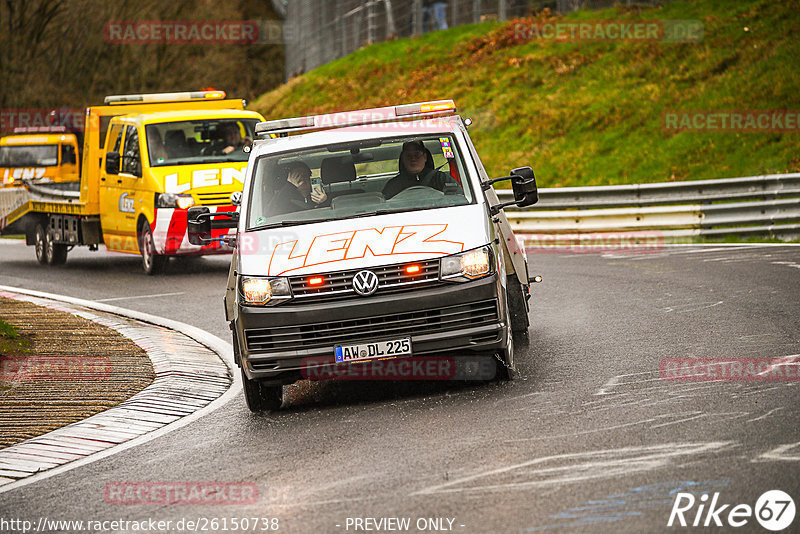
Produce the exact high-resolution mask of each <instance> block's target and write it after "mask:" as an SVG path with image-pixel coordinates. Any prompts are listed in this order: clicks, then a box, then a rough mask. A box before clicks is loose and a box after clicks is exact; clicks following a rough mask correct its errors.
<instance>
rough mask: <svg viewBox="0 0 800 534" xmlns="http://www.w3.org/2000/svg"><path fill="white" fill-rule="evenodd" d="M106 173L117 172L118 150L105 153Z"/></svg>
mask: <svg viewBox="0 0 800 534" xmlns="http://www.w3.org/2000/svg"><path fill="white" fill-rule="evenodd" d="M106 174H119V152H108V153H106Z"/></svg>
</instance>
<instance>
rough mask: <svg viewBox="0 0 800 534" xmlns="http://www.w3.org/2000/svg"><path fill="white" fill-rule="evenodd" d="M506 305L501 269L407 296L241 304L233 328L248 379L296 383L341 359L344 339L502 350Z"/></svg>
mask: <svg viewBox="0 0 800 534" xmlns="http://www.w3.org/2000/svg"><path fill="white" fill-rule="evenodd" d="M505 307H506V302H505V293H504V290H503V286H502V285H501V284H500V278H499V277H498V276H497V275H496V274H495V275H492V276H488V277H486V278H483V279H480V280H476V281H473V282H467V283H453V284H445V285H441V286H437V287H434V288H428V289H420V290H418V291H411V292H408V293H402V294H393V295H385V296H381V295H380V293H377V294H375V295H373V296H371V297H365V298H352V299H348V300H343V301H336V302H325V303H319V304H312V303H304V304H302V305H293V304H292V303H287V304H282V305H278V306H274V307H253V306H239V314H238V317H237V319H236V320H235V321H234V329H235V339H236V340H237V343H238V345H239V347H238V349H239V351H238V352H239V355H240V357H241V365H242V366H243V367H244V369H245V373H246V374H247V376H248V378H250V379H259V380H270V379H280V381H283V382H291V381H294V380H297V379H298V378H301V377H302V374H301V371H304V370H307V369H308V367H309V366H316V365H325V364H334V363H335V357H334V346H335V345H338V344H348V343H367V342H372V341H378V340H382V339H399V338H403V337H410V338H411V347H412V352H413V355H414V356H432V355H441V356H453V357H458V356H474V355H476V354H486V353H494V352H497V351H499V350H502V349H504V348H505V343H506V339H507V337H508V336H506V335H504V334H505V331H506V329H507V328H508V325H507V324H506V321H505V317H506V309H505ZM354 365H357V364H354Z"/></svg>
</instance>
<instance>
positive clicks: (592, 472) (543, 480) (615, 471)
mask: <svg viewBox="0 0 800 534" xmlns="http://www.w3.org/2000/svg"><path fill="white" fill-rule="evenodd" d="M735 445H736V444H735V442H732V441H716V442H707V443H666V444H663V445H650V446H644V447H624V448H620V449H608V450H599V451H587V452H581V453H570V454H558V455H555V456H547V457H544V458H536V459H534V460H529V461H527V462H522V463H518V464H512V465H509V466H505V467H500V468H497V469H489V470H486V471H479V472H477V473H475V474H473V475H470V476H466V477H462V478H459V479H456V480H453V481H450V482H447V483H445V484H438V485H436V486H430V487H427V488H423V489H421V490H418V491H415V492H413V493H411V496H416V495H432V494H437V493H466V492H475V491H478V492H480V491H495V490H502V491H507V490H508V489H512V488H516V489H532V488H543V487H548V486H555V485H561V484H566V483H574V482H583V481H586V480H590V479H597V478H609V477H613V476H620V475H629V474H631V473H635V472H641V471H653V470H655V469H660V468H663V467H667V466H668V465H669V463H670V461H671V460H672V459H673V458H676V457H689V458H692V459H694V460H697V459H698V457H699V456H700V455H702V454H704V453H716V452H720V451H721V450H723V449H725V448H729V447H732V446H735ZM503 476H506V478H509V479H511V480H508V481H506V482H504V481H502V480H499V481H498V482H496V483H491V482H489V481H487V482H489V483H487V484H483V485H479V486H467V485H466V484H468V483H470V482H474V481H477V480H480V479H489V478H490V477H497V478H502V477H503ZM520 478H523V480H519V479H520ZM525 479H527V480H525Z"/></svg>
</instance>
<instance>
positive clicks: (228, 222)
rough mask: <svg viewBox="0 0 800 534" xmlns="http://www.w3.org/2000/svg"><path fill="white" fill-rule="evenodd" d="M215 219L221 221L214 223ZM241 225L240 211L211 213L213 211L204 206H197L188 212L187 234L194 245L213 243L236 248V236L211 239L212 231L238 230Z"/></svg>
mask: <svg viewBox="0 0 800 534" xmlns="http://www.w3.org/2000/svg"><path fill="white" fill-rule="evenodd" d="M214 218H220V219H221V220H218V221H212V219H214ZM238 224H239V212H238V211H217V212H215V213H211V210H209V209H208V208H206V207H204V206H195V207H193V208H189V209H188V211H187V212H186V234H187V237H188V238H189V243H191V244H192V245H201V246H202V245H208V244H209V243H211V242H213V241H219V242H223V243H227V244H228V245H230V246H235V236H230V235H225V236H222V237H211V230H221V229H228V228H236V225H238Z"/></svg>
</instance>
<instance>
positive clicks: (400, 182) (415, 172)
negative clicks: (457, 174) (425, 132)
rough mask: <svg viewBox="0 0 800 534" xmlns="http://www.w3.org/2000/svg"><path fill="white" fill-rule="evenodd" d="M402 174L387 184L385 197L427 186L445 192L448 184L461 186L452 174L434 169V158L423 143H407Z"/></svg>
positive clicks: (401, 157) (401, 160)
mask: <svg viewBox="0 0 800 534" xmlns="http://www.w3.org/2000/svg"><path fill="white" fill-rule="evenodd" d="M398 166H399V169H400V174H398V175H397V176H395V177H394V178H392V179H391V180H389V181H388V182H387V184H386V185H385V186H384V188H383V196H384V197H385V198H387V199H389V198H392V197H393V196H395V195H396V194H398V193H399V192H401V191H403V190H404V189H406V188H408V187H413V186H425V187H432V188H433V189H438V190H439V191H442V192H443V191H444V188H445V185H446V184H454V185H456V186H458V187H459V188H460V186H459V184H458V182H456V181H455V180H454V179H453V177H452V176H450V174H448V173H446V172H442V171H438V170H436V169H435V168H434V167H433V156H432V155H431V152H430V150H428V149H427V148H425V145H424V144H423V142H422V141H406V142H405V143H403V150H402V152H400V161H399V164H398Z"/></svg>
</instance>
